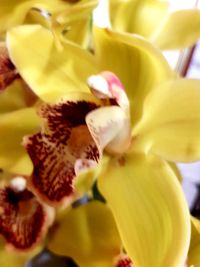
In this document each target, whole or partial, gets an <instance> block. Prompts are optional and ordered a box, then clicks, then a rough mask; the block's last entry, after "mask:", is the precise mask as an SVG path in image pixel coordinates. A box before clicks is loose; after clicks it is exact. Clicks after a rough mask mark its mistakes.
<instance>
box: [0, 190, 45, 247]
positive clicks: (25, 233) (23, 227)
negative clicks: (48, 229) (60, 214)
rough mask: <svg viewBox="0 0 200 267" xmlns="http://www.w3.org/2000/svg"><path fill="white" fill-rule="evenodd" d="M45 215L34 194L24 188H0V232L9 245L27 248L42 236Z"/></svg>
mask: <svg viewBox="0 0 200 267" xmlns="http://www.w3.org/2000/svg"><path fill="white" fill-rule="evenodd" d="M46 221H47V216H46V213H45V210H44V208H43V206H42V205H41V204H40V203H39V202H38V201H37V199H36V198H35V196H34V195H33V194H32V193H31V192H30V191H28V190H27V189H24V190H22V191H16V190H14V189H13V188H12V187H10V186H8V187H5V188H3V189H2V188H1V189H0V234H1V235H3V236H4V238H5V239H6V242H7V244H8V245H9V246H12V247H14V248H15V249H18V250H27V249H29V248H31V247H33V245H35V244H36V243H37V242H38V241H40V238H41V236H42V233H43V231H44V226H45V225H46Z"/></svg>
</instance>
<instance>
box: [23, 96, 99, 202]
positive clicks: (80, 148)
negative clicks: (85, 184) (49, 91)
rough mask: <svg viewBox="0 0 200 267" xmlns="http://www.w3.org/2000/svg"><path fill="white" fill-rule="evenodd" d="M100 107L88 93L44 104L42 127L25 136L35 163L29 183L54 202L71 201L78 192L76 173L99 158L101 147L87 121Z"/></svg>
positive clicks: (41, 114)
mask: <svg viewBox="0 0 200 267" xmlns="http://www.w3.org/2000/svg"><path fill="white" fill-rule="evenodd" d="M91 99H92V98H91ZM97 107H98V106H97V104H96V103H95V102H92V100H89V99H87V100H86V97H85V99H84V98H83V100H82V99H81V100H75V99H73V100H71V101H70V100H69V99H68V100H61V101H60V102H59V103H57V104H55V105H47V104H46V105H45V104H44V105H43V106H42V107H41V108H40V110H39V115H40V116H41V118H42V119H43V120H44V125H43V128H42V130H41V131H40V132H38V133H36V134H34V135H32V136H28V137H26V138H25V140H24V146H25V148H26V150H27V152H28V153H29V155H30V158H31V160H32V162H33V165H34V171H33V174H32V176H31V177H30V179H29V186H31V188H32V189H33V190H34V191H35V192H36V193H37V194H39V196H40V197H41V198H42V199H43V200H45V201H47V202H48V203H50V204H55V205H56V204H60V203H61V202H62V203H63V202H66V201H67V202H69V201H71V200H72V198H73V197H75V196H76V194H77V192H76V188H74V182H75V178H76V176H78V175H79V173H80V172H82V171H85V170H87V169H89V168H93V167H94V166H95V165H96V162H97V161H98V158H99V151H98V149H97V146H96V144H95V143H94V141H93V139H92V137H91V134H90V132H89V130H88V128H87V125H86V122H85V117H86V115H87V114H88V113H89V112H91V111H92V110H93V109H96V108H97ZM77 196H78V195H77ZM77 196H76V197H77Z"/></svg>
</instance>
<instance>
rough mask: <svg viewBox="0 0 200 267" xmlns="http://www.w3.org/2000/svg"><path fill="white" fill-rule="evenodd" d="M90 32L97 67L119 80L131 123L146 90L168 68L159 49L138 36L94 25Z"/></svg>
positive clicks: (166, 73) (166, 74) (165, 76)
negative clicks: (92, 34) (126, 98)
mask: <svg viewBox="0 0 200 267" xmlns="http://www.w3.org/2000/svg"><path fill="white" fill-rule="evenodd" d="M94 36H95V52H96V56H97V59H98V62H99V65H100V68H101V69H102V70H103V71H105V70H108V71H112V72H113V73H114V74H116V75H117V76H118V78H119V79H120V81H121V82H122V84H123V86H124V88H125V91H126V93H127V95H128V98H129V101H130V106H131V118H132V121H133V122H134V123H135V121H137V120H138V118H139V117H140V116H141V113H142V104H143V100H144V98H145V96H146V94H147V93H148V92H150V91H151V90H153V88H154V87H155V85H157V84H159V83H160V82H161V81H163V80H166V79H168V78H169V77H170V76H171V75H172V73H171V70H170V68H169V66H168V64H167V62H166V61H165V59H164V58H163V56H162V55H161V53H160V52H159V51H158V50H156V49H155V47H153V46H152V45H151V44H150V43H148V42H147V41H145V40H144V39H142V38H141V37H139V36H136V35H129V34H122V33H117V32H114V31H111V30H108V29H100V28H97V27H96V28H95V29H94Z"/></svg>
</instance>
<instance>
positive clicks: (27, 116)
mask: <svg viewBox="0 0 200 267" xmlns="http://www.w3.org/2000/svg"><path fill="white" fill-rule="evenodd" d="M38 128H39V119H38V117H37V115H36V112H35V110H34V109H33V108H25V109H20V110H16V111H13V112H9V113H4V114H1V115H0V129H1V131H0V140H1V142H0V168H2V169H5V170H7V171H10V172H13V173H19V174H30V173H31V170H32V164H31V161H30V159H29V157H28V155H27V154H26V151H25V149H24V148H23V146H22V138H23V137H24V136H25V135H27V134H31V133H34V132H35V131H37V130H38Z"/></svg>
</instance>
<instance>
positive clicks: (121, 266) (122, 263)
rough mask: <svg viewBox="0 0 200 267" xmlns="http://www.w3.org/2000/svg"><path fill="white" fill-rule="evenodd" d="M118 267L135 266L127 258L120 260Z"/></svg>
mask: <svg viewBox="0 0 200 267" xmlns="http://www.w3.org/2000/svg"><path fill="white" fill-rule="evenodd" d="M116 267H134V266H133V264H132V262H131V260H130V259H129V258H128V257H126V258H123V259H120V260H119V261H118V263H117V265H116Z"/></svg>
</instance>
